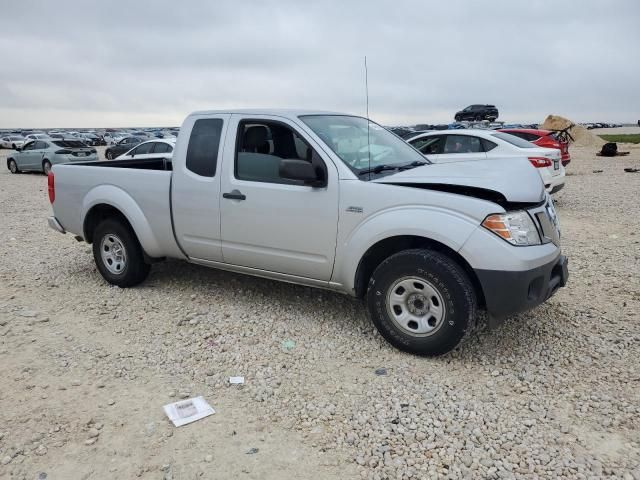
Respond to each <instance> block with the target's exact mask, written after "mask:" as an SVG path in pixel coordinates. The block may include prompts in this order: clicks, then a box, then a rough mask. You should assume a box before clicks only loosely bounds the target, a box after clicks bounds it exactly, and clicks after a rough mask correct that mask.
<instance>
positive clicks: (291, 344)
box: [282, 340, 296, 352]
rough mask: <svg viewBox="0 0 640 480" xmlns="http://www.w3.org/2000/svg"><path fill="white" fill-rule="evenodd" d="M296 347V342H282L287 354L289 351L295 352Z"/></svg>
mask: <svg viewBox="0 0 640 480" xmlns="http://www.w3.org/2000/svg"><path fill="white" fill-rule="evenodd" d="M295 347H296V342H294V341H293V340H285V341H283V342H282V349H283V350H286V351H287V352H288V351H289V350H293V349H294V348H295Z"/></svg>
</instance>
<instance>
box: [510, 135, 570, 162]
mask: <svg viewBox="0 0 640 480" xmlns="http://www.w3.org/2000/svg"><path fill="white" fill-rule="evenodd" d="M498 131H499V132H505V133H510V134H511V135H515V136H516V137H520V138H522V139H524V140H527V141H528V142H531V143H535V144H536V145H538V146H539V147H546V148H556V149H558V150H560V154H561V161H562V165H564V166H565V167H566V166H567V165H568V164H569V162H570V161H571V155H569V144H568V143H567V142H564V141H560V140H559V139H558V138H557V136H556V133H555V132H551V131H549V130H534V129H530V128H500V129H498Z"/></svg>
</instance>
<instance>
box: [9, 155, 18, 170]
mask: <svg viewBox="0 0 640 480" xmlns="http://www.w3.org/2000/svg"><path fill="white" fill-rule="evenodd" d="M9 171H10V172H11V173H20V170H19V169H18V164H17V163H16V161H15V160H14V159H13V158H12V159H11V160H9Z"/></svg>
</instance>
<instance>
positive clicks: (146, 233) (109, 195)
mask: <svg viewBox="0 0 640 480" xmlns="http://www.w3.org/2000/svg"><path fill="white" fill-rule="evenodd" d="M82 211H83V215H82V219H83V220H82V233H83V237H84V239H85V241H87V242H88V243H91V242H93V231H94V229H95V227H96V226H97V224H98V223H99V222H100V221H102V220H104V219H105V218H108V217H110V216H115V217H117V218H120V219H122V220H123V221H125V222H126V224H127V225H128V226H129V227H130V228H131V230H132V231H133V232H134V234H135V236H136V237H137V239H138V242H140V245H141V246H142V249H143V251H144V252H145V254H146V255H148V256H149V257H152V258H160V257H163V256H164V254H163V252H162V249H161V247H160V244H159V243H158V240H157V238H156V237H155V234H154V232H153V229H152V228H151V225H150V223H149V220H148V219H147V218H146V216H145V214H144V212H143V211H142V209H141V208H140V206H139V205H138V204H137V203H136V201H135V200H134V199H133V198H132V197H131V196H130V195H129V194H128V193H127V192H125V191H124V190H122V189H120V188H118V187H116V186H114V185H100V186H98V187H96V188H94V189H93V190H91V191H90V192H89V193H88V194H87V196H86V197H85V200H84V202H83V206H82Z"/></svg>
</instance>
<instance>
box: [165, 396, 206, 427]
mask: <svg viewBox="0 0 640 480" xmlns="http://www.w3.org/2000/svg"><path fill="white" fill-rule="evenodd" d="M162 408H163V409H164V413H166V414H167V417H169V420H171V421H172V422H173V424H174V425H175V426H176V427H181V426H182V425H186V424H188V423H191V422H195V421H196V420H200V419H201V418H204V417H208V416H209V415H212V414H214V413H216V411H215V410H214V409H213V408H211V405H209V404H208V403H207V401H206V400H205V399H204V398H203V397H195V398H189V399H187V400H180V401H179V402H174V403H170V404H169V405H165V406H164V407H162Z"/></svg>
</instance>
